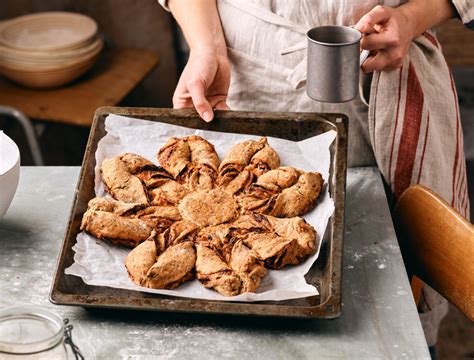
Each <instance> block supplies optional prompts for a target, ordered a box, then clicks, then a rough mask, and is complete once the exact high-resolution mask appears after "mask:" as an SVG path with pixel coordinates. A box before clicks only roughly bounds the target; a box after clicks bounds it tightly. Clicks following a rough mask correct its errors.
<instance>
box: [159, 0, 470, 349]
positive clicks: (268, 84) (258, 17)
mask: <svg viewBox="0 0 474 360" xmlns="http://www.w3.org/2000/svg"><path fill="white" fill-rule="evenodd" d="M159 2H160V3H161V5H162V6H164V7H165V8H166V9H167V10H169V11H171V12H172V14H173V16H174V17H175V19H176V21H177V22H178V24H179V25H180V27H181V29H182V31H183V33H184V36H185V38H186V41H187V43H188V45H189V47H190V55H189V59H188V62H187V64H186V66H185V68H184V70H183V72H182V74H181V77H180V79H179V81H178V84H177V87H176V90H175V93H174V96H173V106H174V108H178V109H182V108H195V109H196V110H197V112H198V113H199V115H200V116H201V117H202V118H203V120H205V121H211V120H212V119H213V116H214V112H213V110H214V109H218V110H227V109H233V110H249V111H291V112H338V113H345V114H347V115H348V116H349V151H348V163H349V166H369V165H377V166H378V167H379V169H380V171H381V173H382V175H383V178H384V181H385V183H386V184H387V186H388V187H389V191H390V194H391V195H390V196H391V197H393V198H394V199H395V200H396V198H397V197H399V196H400V195H401V194H402V193H403V191H404V190H406V189H407V188H408V187H409V186H410V185H411V184H414V183H421V184H424V185H426V186H428V187H429V188H431V189H433V190H434V191H436V192H437V193H439V194H440V195H441V196H442V197H443V198H444V199H445V200H447V201H448V202H450V203H451V204H452V205H453V206H454V207H455V208H456V209H457V210H459V212H460V213H461V214H463V215H464V216H465V217H468V214H469V199H468V196H467V181H466V168H465V160H464V153H463V139H462V130H461V124H460V119H459V108H458V101H457V94H456V89H455V87H454V83H453V79H452V77H451V74H450V71H449V68H448V66H447V64H446V62H445V59H444V57H443V55H442V52H441V47H440V44H439V43H438V41H437V39H436V36H435V34H434V32H433V30H432V28H433V27H435V26H437V25H440V24H441V23H443V22H445V21H447V20H448V19H450V18H453V17H456V16H457V17H460V18H461V19H462V21H463V22H464V23H465V24H466V25H467V26H468V27H470V28H473V27H474V9H473V8H472V6H471V5H470V0H453V1H448V0H411V1H408V2H407V1H403V0H383V1H378V0H369V1H362V0H349V1H346V0H345V1H343V0H331V1H316V0H300V1H287V0H253V1H249V0H218V1H217V2H216V0H199V1H197V0H159ZM328 24H331V25H346V26H347V25H354V24H355V28H356V29H357V30H359V31H360V32H362V33H363V34H364V36H363V38H362V41H361V48H362V49H367V50H370V51H371V56H370V57H369V58H368V59H367V60H366V61H365V62H364V64H363V66H362V70H363V72H364V73H367V74H371V76H369V77H366V78H365V80H364V88H368V89H369V94H366V95H364V94H365V92H364V93H363V94H361V96H359V97H358V98H356V99H354V100H353V101H350V102H347V103H341V104H328V103H321V102H317V101H314V100H312V99H310V98H309V97H308V96H307V95H306V91H305V88H304V84H305V79H306V73H305V70H306V58H305V55H306V51H305V46H306V32H307V30H308V29H310V28H312V27H315V26H320V25H328ZM366 98H367V99H366ZM366 100H368V101H366ZM419 311H420V318H421V322H422V325H423V328H424V331H425V336H426V338H427V342H428V345H429V346H433V345H434V344H435V342H436V338H437V331H438V326H439V322H440V321H441V319H442V318H443V317H444V315H445V314H446V313H447V303H446V300H444V299H443V298H442V297H441V296H440V295H439V294H437V293H436V292H435V291H434V290H432V289H431V288H429V287H427V286H425V288H424V289H423V293H422V299H421V303H420V307H419Z"/></svg>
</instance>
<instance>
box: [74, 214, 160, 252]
mask: <svg viewBox="0 0 474 360" xmlns="http://www.w3.org/2000/svg"><path fill="white" fill-rule="evenodd" d="M81 230H84V231H86V232H88V233H89V234H92V235H94V236H95V237H97V238H98V239H105V240H109V241H110V242H112V243H114V244H117V245H125V246H129V247H135V246H137V245H138V244H140V243H141V242H142V241H145V240H146V239H148V238H149V237H150V235H151V234H152V231H153V225H152V224H150V223H148V222H146V221H143V220H140V219H130V218H126V217H122V216H119V215H116V214H114V213H110V212H105V211H96V210H87V211H86V212H85V213H84V216H83V217H82V223H81Z"/></svg>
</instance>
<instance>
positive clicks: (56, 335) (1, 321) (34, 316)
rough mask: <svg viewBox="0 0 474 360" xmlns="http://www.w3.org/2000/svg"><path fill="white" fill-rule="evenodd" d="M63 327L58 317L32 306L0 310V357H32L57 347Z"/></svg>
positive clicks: (16, 306) (14, 306) (10, 307)
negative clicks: (22, 355)
mask: <svg viewBox="0 0 474 360" xmlns="http://www.w3.org/2000/svg"><path fill="white" fill-rule="evenodd" d="M63 336H64V323H63V321H62V319H61V317H59V316H58V315H57V314H55V313H54V312H52V311H49V310H46V309H45V308H42V307H39V306H33V305H13V306H6V307H2V308H0V353H2V352H3V353H9V354H34V353H38V352H43V351H46V350H48V349H51V348H54V347H55V346H57V345H58V344H59V343H60V342H61V341H62V339H63Z"/></svg>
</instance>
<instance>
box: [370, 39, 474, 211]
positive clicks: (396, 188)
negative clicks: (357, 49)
mask: <svg viewBox="0 0 474 360" xmlns="http://www.w3.org/2000/svg"><path fill="white" fill-rule="evenodd" d="M369 129H370V131H369V133H370V136H371V141H372V145H373V149H374V153H375V158H376V161H377V164H378V166H379V168H380V170H381V172H382V174H383V176H384V179H385V181H386V182H387V184H389V186H390V188H391V190H392V192H393V194H394V196H395V197H396V198H398V197H399V196H400V195H401V194H402V193H403V192H404V191H405V190H406V189H407V188H408V187H409V186H410V185H412V184H423V185H425V186H427V187H429V188H430V189H432V190H434V191H435V192H437V193H438V194H439V195H441V197H443V198H444V199H445V200H446V201H447V202H449V203H450V204H451V205H452V206H453V207H454V208H456V209H457V210H458V211H459V212H460V213H461V214H462V215H464V216H465V217H466V218H468V217H469V197H468V193H467V181H466V162H465V158H464V150H463V137H462V129H461V121H460V117H459V105H458V98H457V93H456V88H455V86H454V81H453V78H452V75H451V72H450V71H449V68H448V66H447V65H446V62H445V59H444V57H443V54H442V53H441V50H440V45H439V43H438V41H437V40H436V38H435V37H434V36H433V35H432V34H431V33H429V32H425V33H424V34H423V35H422V36H420V37H418V38H417V39H415V41H414V42H413V45H412V46H411V47H410V50H409V53H408V56H407V57H406V59H405V61H404V64H403V66H402V67H401V68H400V69H398V70H397V71H392V72H376V73H375V74H374V78H373V80H372V87H371V98H370V107H369Z"/></svg>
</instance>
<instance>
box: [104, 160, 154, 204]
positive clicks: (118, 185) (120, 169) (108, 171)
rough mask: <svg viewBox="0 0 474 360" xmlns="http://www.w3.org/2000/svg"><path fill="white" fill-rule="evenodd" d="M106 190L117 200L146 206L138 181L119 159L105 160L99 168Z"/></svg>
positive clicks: (143, 193)
mask: <svg viewBox="0 0 474 360" xmlns="http://www.w3.org/2000/svg"><path fill="white" fill-rule="evenodd" d="M100 171H101V174H102V180H103V181H104V185H105V187H106V190H107V191H108V192H109V193H110V194H111V195H112V196H113V197H114V198H115V199H117V200H120V201H123V202H128V203H138V204H143V205H147V204H148V198H147V196H146V193H145V189H144V187H143V184H142V182H141V181H140V179H139V178H138V177H136V176H134V175H132V174H131V173H130V172H129V171H128V169H127V167H126V166H125V164H124V163H123V162H122V161H121V160H120V159H119V158H111V159H105V160H104V161H103V162H102V166H101V167H100Z"/></svg>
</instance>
